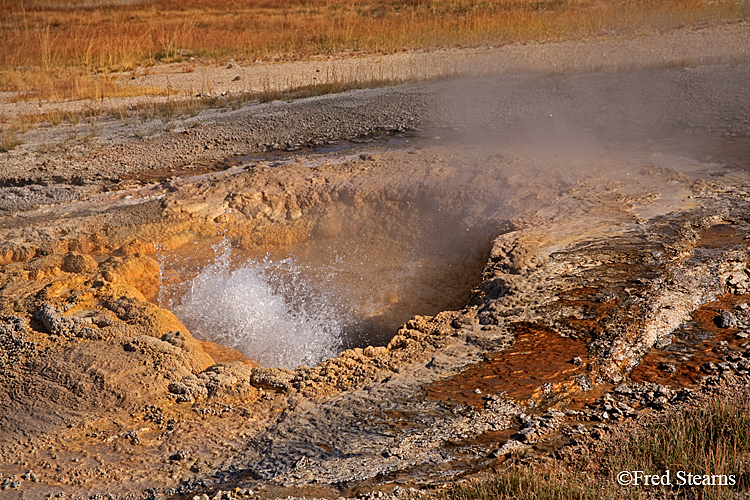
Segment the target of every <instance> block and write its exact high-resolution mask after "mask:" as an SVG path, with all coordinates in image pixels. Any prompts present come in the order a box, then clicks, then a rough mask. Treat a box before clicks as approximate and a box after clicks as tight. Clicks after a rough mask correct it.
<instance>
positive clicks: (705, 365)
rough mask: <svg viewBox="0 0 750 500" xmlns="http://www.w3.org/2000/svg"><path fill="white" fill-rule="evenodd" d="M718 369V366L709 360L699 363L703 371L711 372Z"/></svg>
mask: <svg viewBox="0 0 750 500" xmlns="http://www.w3.org/2000/svg"><path fill="white" fill-rule="evenodd" d="M718 369H719V367H718V366H716V365H715V364H714V363H712V362H711V361H706V362H705V363H703V364H702V365H701V370H703V371H704V372H705V373H713V372H715V371H717V370H718Z"/></svg>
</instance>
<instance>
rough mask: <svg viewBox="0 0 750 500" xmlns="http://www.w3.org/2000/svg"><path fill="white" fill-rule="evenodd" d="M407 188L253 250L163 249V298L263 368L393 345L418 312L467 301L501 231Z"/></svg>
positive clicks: (205, 335)
mask: <svg viewBox="0 0 750 500" xmlns="http://www.w3.org/2000/svg"><path fill="white" fill-rule="evenodd" d="M407 194H408V195H409V198H410V199H409V201H403V200H401V201H388V202H378V203H372V204H369V203H368V204H361V205H357V206H352V205H349V204H346V203H340V202H332V203H329V204H327V205H326V206H325V207H323V208H322V209H320V210H318V211H316V213H315V214H313V215H311V218H313V219H314V222H313V223H311V225H310V227H311V230H310V234H309V235H308V237H307V239H305V240H304V241H302V242H299V243H295V244H293V245H285V246H266V247H261V248H253V249H251V250H248V249H243V248H241V247H237V246H235V247H232V245H231V244H230V239H231V238H230V237H224V236H220V237H218V238H212V239H206V240H203V241H199V242H197V243H195V244H188V245H185V246H183V247H182V248H180V249H179V250H178V251H176V252H172V253H169V254H166V253H165V254H163V255H162V256H161V258H160V260H161V267H162V271H163V277H162V286H161V290H160V294H159V303H160V305H161V306H163V307H167V308H169V309H171V310H172V311H173V312H174V313H175V314H176V315H177V317H178V318H179V319H180V320H181V321H182V322H183V323H184V324H185V326H186V327H187V328H188V329H189V330H190V331H191V333H193V335H195V336H196V337H197V338H199V339H201V340H210V341H212V342H216V343H219V344H222V345H224V346H226V347H230V348H233V349H236V350H238V351H240V352H241V353H242V354H244V355H245V356H247V357H248V358H250V359H253V360H255V361H257V362H259V363H260V364H262V365H265V366H283V367H286V368H294V367H296V366H298V365H300V364H304V365H315V364H317V363H319V362H321V361H323V360H325V359H327V358H329V357H331V356H335V355H336V354H337V353H338V352H339V351H340V350H342V349H346V348H351V347H365V346H367V345H385V344H387V343H388V341H389V340H390V338H391V337H392V336H393V335H394V334H395V333H396V331H397V330H398V328H399V326H400V325H401V324H403V323H404V322H406V321H407V320H409V319H410V318H411V317H413V316H414V315H417V314H422V315H431V314H436V313H438V312H440V311H442V310H446V309H451V308H460V307H463V306H464V305H466V303H467V302H468V300H469V298H470V295H471V291H472V288H473V287H474V286H475V285H476V284H478V282H479V280H480V275H481V270H482V267H483V265H484V263H485V262H486V259H487V256H488V252H489V247H490V242H491V239H492V238H493V237H494V236H496V235H497V234H498V233H499V232H500V230H499V229H498V225H497V224H493V223H490V222H489V221H488V220H487V218H486V214H484V213H481V214H475V213H472V214H471V215H467V212H466V211H465V210H463V208H465V207H461V206H460V205H459V206H455V205H453V206H451V207H443V206H441V203H439V202H436V201H434V200H442V201H444V200H446V197H445V196H441V195H440V193H431V194H430V196H429V197H428V198H430V200H431V201H430V203H421V202H418V201H417V200H418V199H422V200H423V201H424V200H425V199H426V198H425V197H424V196H422V195H420V196H415V193H414V192H409V193H407ZM471 199H472V198H470V197H465V196H455V197H453V199H452V201H451V203H456V202H457V201H464V202H465V203H466V204H469V200H471ZM274 231H275V232H276V233H277V232H278V227H277V228H276V229H275V230H274ZM235 242H236V241H235Z"/></svg>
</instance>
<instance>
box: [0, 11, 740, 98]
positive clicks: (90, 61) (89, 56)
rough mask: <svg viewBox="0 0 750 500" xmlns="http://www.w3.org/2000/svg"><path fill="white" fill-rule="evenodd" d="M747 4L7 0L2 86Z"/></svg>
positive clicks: (84, 93) (441, 42)
mask: <svg viewBox="0 0 750 500" xmlns="http://www.w3.org/2000/svg"><path fill="white" fill-rule="evenodd" d="M749 13H750V5H749V4H748V2H747V1H745V0H710V1H709V0H619V1H612V0H407V1H402V0H347V1H344V0H179V1H178V0H159V1H157V0H143V1H138V0H0V42H1V43H2V47H3V50H2V51H0V71H2V74H1V75H0V88H2V89H4V90H15V91H22V92H28V97H29V98H34V99H36V98H52V99H60V98H64V97H75V98H89V97H88V96H101V97H110V96H117V95H121V94H120V93H121V92H125V91H124V90H122V89H120V88H119V87H117V85H115V84H114V82H112V81H111V80H108V79H107V77H106V76H101V75H102V74H106V73H108V72H112V71H128V70H132V69H134V68H136V67H139V66H142V65H144V64H146V65H147V64H154V63H157V62H176V61H182V60H185V59H186V58H187V59H189V58H190V57H197V58H201V59H202V60H221V59H226V58H230V57H232V58H235V59H238V60H244V61H252V60H280V59H286V60H290V59H292V60H293V59H300V58H305V57H309V56H314V55H321V54H340V53H351V52H367V53H373V52H394V51H400V50H404V49H414V48H428V47H447V46H463V45H480V44H492V45H497V44H504V43H509V42H515V41H525V40H555V39H564V38H574V37H586V36H597V35H600V34H602V33H605V32H610V31H616V32H632V31H638V30H658V29H667V28H672V27H675V26H682V25H694V24H696V23H698V22H709V23H711V22H720V21H726V20H737V19H746V18H748V15H749ZM92 75H99V76H92ZM128 92H138V93H141V94H142V93H148V92H149V89H136V90H128Z"/></svg>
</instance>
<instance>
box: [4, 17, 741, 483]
mask: <svg viewBox="0 0 750 500" xmlns="http://www.w3.org/2000/svg"><path fill="white" fill-rule="evenodd" d="M735 31H736V33H735ZM726 33H728V34H727V35H726V36H727V37H729V39H732V40H736V39H737V38H736V37H739V39H741V38H742V37H745V36H746V35H747V30H746V28H744V29H738V28H737V27H730V28H727V31H726ZM726 33H725V34H726ZM675 36H677V38H679V37H680V36H682V37H683V38H686V39H692V38H691V36H692V35H691V34H689V33H688V34H685V33H682V34H680V33H678V34H677V35H675V34H674V33H673V34H669V37H672V38H669V39H670V40H671V39H674V38H675ZM732 37H735V38H732ZM649 40H652V41H653V40H655V39H653V38H652V39H649ZM629 43H630V42H629ZM626 45H627V44H626ZM585 47H586V46H585V45H581V48H580V49H579V52H575V51H571V52H570V53H571V54H583V53H584V52H585V50H586V48H585ZM712 47H713V46H712ZM731 47H733V45H731V44H727V45H726V52H722V54H723V56H722V57H723V59H722V58H718V59H719V60H720V61H727V60H731V61H733V62H732V64H705V62H706V61H705V60H704V59H700V58H699V59H698V60H697V61H698V62H700V63H704V64H699V65H694V66H693V65H691V66H690V67H685V65H684V64H683V63H682V62H680V61H678V60H674V59H670V58H669V57H666V56H665V59H663V61H664V63H663V65H662V67H654V66H658V64H654V63H653V61H649V62H648V64H646V66H648V67H646V68H638V67H630V66H629V70H628V71H627V72H575V71H573V72H562V73H554V74H545V75H539V74H528V73H525V74H506V75H502V74H501V75H492V76H488V75H485V76H483V77H473V78H454V79H450V80H441V81H435V82H429V83H414V84H408V85H402V86H396V87H389V88H380V89H371V90H359V91H352V92H348V93H345V94H341V95H330V96H323V97H317V98H312V99H306V100H299V101H294V102H273V103H268V104H252V103H246V104H244V105H243V106H241V107H239V108H238V109H235V110H224V111H218V110H211V111H207V112H203V113H201V114H198V115H197V116H194V117H176V118H172V119H170V121H169V122H168V123H163V124H162V128H161V129H159V130H157V129H155V128H154V129H150V130H149V131H148V133H143V132H139V127H147V126H150V125H149V124H145V125H144V124H142V123H141V124H139V123H130V124H128V123H123V122H121V121H118V120H116V119H114V118H111V119H110V118H106V117H102V118H100V119H98V121H96V120H95V121H92V122H91V123H90V124H89V125H83V126H89V127H91V128H92V130H94V131H95V133H94V134H91V137H90V138H89V139H88V140H79V131H78V130H77V129H76V130H75V131H74V132H75V137H74V138H71V137H70V134H71V129H70V127H69V126H66V125H60V126H58V127H42V128H39V129H37V130H35V131H32V132H29V133H28V134H27V135H26V136H25V137H24V145H23V146H22V147H21V148H19V149H18V150H15V151H12V152H11V153H6V154H3V156H2V157H0V161H1V162H3V168H2V173H0V176H1V177H2V188H0V210H1V211H0V231H1V232H2V244H0V261H2V269H0V309H2V311H1V312H0V315H1V316H2V318H1V319H2V324H1V325H0V368H1V370H0V378H1V379H2V383H1V384H0V392H2V400H3V401H4V404H3V406H2V408H1V409H0V422H2V426H0V474H2V476H0V484H2V488H3V490H2V494H3V497H6V496H7V497H8V498H47V497H57V498H78V497H82V498H104V497H106V496H107V495H109V496H110V497H112V498H153V497H174V498H193V497H194V496H198V497H199V498H203V495H205V496H208V497H210V498H215V497H216V495H217V494H218V495H219V497H225V498H226V497H230V498H231V497H239V498H245V497H255V496H260V497H263V498H274V497H285V496H288V495H297V496H302V495H305V496H307V497H310V496H319V497H338V496H341V495H344V496H356V495H361V494H366V495H369V494H372V493H373V492H378V491H384V492H386V493H389V494H398V493H399V492H400V491H405V490H406V489H408V488H411V487H416V488H419V487H421V486H424V485H434V484H439V483H441V482H446V481H454V480H456V479H458V478H461V477H464V476H465V475H467V474H471V473H475V472H477V471H481V470H483V469H486V468H489V467H493V466H494V465H497V464H498V463H499V462H502V461H503V460H505V459H506V457H510V456H514V457H515V456H519V455H521V456H524V455H525V456H534V455H538V454H544V453H546V452H547V451H549V450H550V449H556V448H559V447H560V446H562V445H563V444H566V443H567V444H570V440H571V439H573V440H575V439H579V440H584V441H585V439H596V438H597V436H606V435H607V433H608V432H609V431H608V429H611V428H613V427H615V426H617V425H620V424H621V423H622V422H629V421H632V420H634V419H635V420H638V419H640V418H642V416H644V415H648V414H651V413H653V412H657V411H660V410H662V409H664V408H669V407H673V406H674V405H679V404H681V402H683V401H687V400H689V399H690V398H691V396H690V394H692V393H693V392H695V391H698V392H700V391H701V390H704V389H702V388H705V387H706V384H709V385H710V384H714V385H717V384H719V385H721V384H724V385H732V384H734V385H744V384H746V381H747V376H748V369H750V365H748V363H747V362H746V361H747V359H750V358H748V356H749V354H748V353H749V352H750V351H748V347H749V346H748V345H747V344H746V342H747V341H746V338H747V333H746V330H748V329H750V305H748V304H750V294H749V291H748V286H750V282H749V279H750V278H749V276H750V272H749V271H748V267H747V263H748V251H747V245H746V240H747V238H748V235H750V204H749V203H748V200H750V192H749V191H748V189H749V188H750V177H748V174H747V168H748V163H747V158H748V157H750V146H749V145H748V144H749V143H750V94H749V93H748V91H747V85H746V82H747V81H750V66H749V65H748V63H747V61H746V60H745V58H746V56H747V55H746V54H743V53H741V51H737V52H735V51H733V50H732V49H731ZM714 48H715V47H714ZM529 50H530V51H532V50H533V48H530V49H529ZM626 52H627V51H626ZM628 54H629V53H628ZM694 55H695V56H696V57H698V56H697V55H696V54H694ZM570 57H571V59H570V61H571V64H573V63H574V62H575V58H574V57H573V56H570ZM617 61H618V60H617V59H616V57H615V58H614V59H613V61H612V64H615V63H617ZM678 62H680V64H677V63H678ZM628 64H629V65H630V64H634V63H632V62H629V63H628ZM573 66H575V65H574V64H573ZM565 67H568V66H565ZM584 69H591V68H584ZM151 125H153V124H151ZM217 232H218V233H219V234H220V235H221V238H225V239H226V240H227V241H229V242H230V243H231V244H232V246H234V247H235V248H237V249H238V250H241V251H243V252H249V253H253V252H255V253H256V254H257V253H263V252H267V251H275V250H277V249H285V251H289V252H290V253H292V254H295V253H300V254H301V253H304V251H305V250H306V249H307V248H310V247H311V246H314V245H316V244H318V243H317V242H320V241H323V242H325V244H326V245H333V244H334V243H336V242H341V241H354V242H355V243H356V244H357V245H362V246H364V245H365V244H375V245H376V248H378V249H379V250H378V252H373V254H372V255H371V256H370V255H369V254H368V259H370V258H371V263H370V264H369V266H370V267H371V268H372V269H373V270H372V271H371V272H370V274H368V275H367V276H368V278H367V280H366V288H365V290H366V291H367V294H369V295H373V296H377V295H378V294H379V293H380V291H381V288H380V287H381V286H383V287H384V285H382V284H381V283H380V282H379V281H378V278H377V277H378V275H383V276H385V275H386V274H385V273H384V272H383V271H382V270H381V269H384V268H380V267H377V266H378V265H381V264H377V263H376V261H377V260H378V259H379V260H380V261H382V262H385V263H386V264H387V265H391V266H392V267H393V266H396V267H397V268H398V269H401V268H400V267H398V266H401V265H404V266H406V263H408V261H409V259H412V260H413V261H418V262H419V264H420V265H419V266H416V267H418V268H422V269H426V271H423V272H421V273H417V275H418V276H419V277H420V279H424V280H426V281H422V282H419V283H422V285H421V286H422V287H425V288H430V289H434V290H449V289H450V290H452V291H451V292H450V294H453V295H455V298H454V299H451V300H452V302H451V301H448V302H439V301H437V299H436V298H435V297H436V296H438V297H439V296H442V295H448V294H449V293H448V292H447V291H446V292H445V293H437V294H433V295H431V296H427V297H426V298H425V297H421V298H419V299H418V300H416V302H414V303H415V304H417V305H418V306H415V308H414V309H412V310H410V311H409V316H407V318H408V317H410V316H413V317H412V318H411V319H409V320H408V321H406V320H405V319H404V320H399V321H398V322H397V323H396V324H401V323H403V326H401V327H400V328H398V327H397V326H393V327H392V330H390V331H391V332H392V333H391V334H390V335H388V338H385V339H375V340H371V341H369V342H360V343H359V344H357V343H356V342H351V343H350V344H351V346H350V347H351V348H350V349H346V350H344V351H343V352H341V353H340V354H339V355H338V356H337V357H334V358H331V359H328V360H325V361H323V362H321V363H319V364H317V365H316V366H299V367H288V368H277V367H272V366H258V364H257V363H256V362H255V361H254V360H253V359H252V358H253V355H252V345H250V346H242V347H238V346H222V345H220V344H218V343H216V342H214V341H212V340H211V339H212V337H210V332H209V335H206V334H205V333H204V334H201V335H198V334H197V333H196V332H192V333H193V334H195V335H193V334H191V331H189V329H188V328H187V327H186V326H185V324H183V322H182V321H181V320H180V319H178V318H177V317H176V316H175V315H174V314H173V313H172V312H170V311H169V310H167V309H166V308H164V307H160V306H159V301H158V297H159V293H160V289H161V288H162V287H163V286H164V283H163V278H164V274H163V271H164V269H162V268H160V265H159V262H158V260H159V259H161V257H160V254H159V252H161V253H162V254H163V253H164V252H173V251H174V252H177V251H181V250H183V251H184V250H185V249H189V248H192V247H191V245H193V244H194V243H195V242H201V241H213V240H215V239H216V238H217ZM212 239H213V240H212ZM384 242H393V243H392V244H390V243H389V244H386V243H384ZM405 242H406V243H409V244H410V245H412V246H413V247H414V248H417V249H422V250H425V249H426V250H429V251H424V252H422V253H420V252H416V253H414V251H412V250H409V251H406V250H404V251H403V252H402V251H401V246H402V245H406V243H405ZM377 245H382V246H380V247H378V246H377ZM394 248H395V249H397V250H398V251H394ZM376 254H379V255H376ZM397 257H398V259H397ZM399 259H400V260H399ZM207 260H208V259H206V260H205V261H204V264H203V265H205V263H206V262H207ZM477 262H479V264H478V265H477ZM162 267H163V266H162ZM404 269H406V267H404ZM388 276H390V275H388ZM388 279H390V278H388ZM383 281H387V280H383ZM390 281H393V280H390ZM425 283H426V284H425ZM446 283H453V284H454V285H455V283H460V286H457V287H455V288H453V289H451V288H450V287H449V286H448V285H446ZM352 286H354V285H352ZM382 290H387V293H386V292H383V295H384V297H385V296H387V297H386V298H384V299H383V301H382V304H385V305H384V306H383V307H384V308H386V309H387V308H388V307H390V306H391V305H393V304H397V303H399V302H403V301H405V300H406V299H407V298H408V297H409V296H414V295H418V293H417V291H418V290H419V285H417V287H416V288H408V289H398V290H397V291H395V292H393V291H391V289H389V288H385V287H384V288H382ZM357 293H364V292H358V291H357V292H355V291H352V292H351V294H352V295H353V296H354V295H356V294H357ZM462 293H463V295H462ZM391 297H393V298H391ZM388 304H390V305H388ZM445 304H450V305H445ZM430 308H432V309H430ZM396 319H398V317H397V316H393V317H392V318H391V319H390V320H389V321H396ZM387 324H391V323H387ZM214 340H216V338H214ZM368 343H369V344H373V345H368ZM232 347H234V348H237V349H238V350H235V349H234V348H232ZM240 351H241V352H240ZM712 381H713V382H712ZM585 436H588V437H586V438H585V439H584V437H585ZM573 444H575V443H573ZM568 448H569V447H568ZM574 455H575V454H574V453H573V454H572V455H570V456H574ZM222 492H223V493H222ZM394 492H395V493H394Z"/></svg>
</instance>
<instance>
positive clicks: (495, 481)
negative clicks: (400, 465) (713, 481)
mask: <svg viewBox="0 0 750 500" xmlns="http://www.w3.org/2000/svg"><path fill="white" fill-rule="evenodd" d="M589 460H592V461H593V463H598V464H599V465H598V467H599V472H598V473H595V472H592V470H590V469H589V468H588V465H587V462H588V461H589ZM575 465H577V466H580V467H582V469H581V470H571V469H563V468H562V467H560V466H554V465H553V466H546V467H545V466H539V467H534V468H530V467H511V468H509V469H507V470H503V471H500V472H498V473H497V474H495V475H493V476H492V477H491V479H489V480H486V481H474V482H466V483H458V484H453V485H449V486H448V487H447V488H446V489H444V490H442V491H436V492H432V493H425V494H420V495H416V496H415V497H414V500H504V499H507V500H511V499H513V500H540V499H550V500H589V499H590V500H595V499H597V500H598V499H601V500H619V499H633V500H635V499H653V498H662V499H669V498H684V499H695V500H704V499H705V500H708V499H717V500H720V499H732V498H748V495H749V494H750V399H748V395H747V394H746V393H743V394H740V395H738V396H734V397H719V398H716V399H715V400H714V401H712V402H709V403H708V404H707V406H705V407H703V408H693V409H685V410H679V411H675V412H673V413H671V414H668V415H667V416H666V418H664V420H662V421H660V422H656V423H654V424H652V425H650V426H647V427H645V428H643V429H641V430H640V432H637V433H634V434H631V435H628V436H627V437H625V438H623V439H620V440H615V441H613V442H611V443H610V444H609V447H608V449H607V452H606V453H605V455H604V456H603V457H591V456H581V463H580V464H575ZM595 468H596V467H595ZM584 469H586V470H584ZM636 470H640V471H645V472H646V473H648V474H659V475H662V474H664V472H665V471H666V470H669V471H671V477H670V480H671V481H672V486H671V487H669V486H664V487H662V486H659V487H654V486H643V485H641V486H631V487H622V486H620V485H618V483H617V481H616V477H617V474H618V473H619V472H620V471H636ZM677 471H688V472H692V473H693V474H698V475H701V476H702V475H704V474H707V475H712V474H727V475H729V474H733V475H735V478H736V479H737V480H736V484H735V485H734V486H724V487H721V486H687V485H684V486H681V485H679V484H678V483H679V480H678V477H677Z"/></svg>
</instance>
